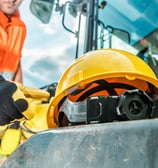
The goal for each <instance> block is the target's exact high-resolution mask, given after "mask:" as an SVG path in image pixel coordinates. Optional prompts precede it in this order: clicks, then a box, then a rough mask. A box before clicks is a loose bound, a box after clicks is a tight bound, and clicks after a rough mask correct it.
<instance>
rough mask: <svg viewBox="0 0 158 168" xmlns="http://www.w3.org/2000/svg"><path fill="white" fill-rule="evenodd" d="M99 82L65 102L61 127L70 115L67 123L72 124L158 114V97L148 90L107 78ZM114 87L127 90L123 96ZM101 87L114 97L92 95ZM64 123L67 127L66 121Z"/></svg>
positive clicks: (146, 116) (154, 116) (146, 117)
mask: <svg viewBox="0 0 158 168" xmlns="http://www.w3.org/2000/svg"><path fill="white" fill-rule="evenodd" d="M95 82H96V83H98V84H99V85H98V86H96V87H94V88H91V89H90V90H88V91H86V93H83V94H82V95H81V96H80V97H79V98H78V101H77V102H72V101H70V100H69V98H68V97H67V98H66V99H65V100H64V101H63V103H62V105H61V106H60V107H59V125H60V126H63V124H62V119H63V116H64V115H66V118H67V121H66V122H68V123H67V125H70V124H71V123H83V122H84V123H86V124H91V123H106V122H113V121H126V120H140V119H149V118H156V117H158V100H157V99H152V98H151V97H150V96H149V95H148V94H147V93H146V92H145V91H142V90H139V89H136V88H135V87H133V86H131V85H128V84H122V83H108V82H107V81H105V80H98V81H95ZM105 88H106V89H105ZM114 88H122V89H127V90H126V91H124V92H123V93H122V94H121V95H117V93H116V91H115V90H114ZM101 90H107V92H108V93H109V95H110V96H108V97H105V96H95V97H90V95H92V94H93V93H96V92H98V91H101ZM81 92H82V91H81ZM77 94H79V92H78V93H77ZM87 97H88V98H87ZM61 114H62V117H61ZM63 114H64V115H63ZM64 122H65V121H64ZM72 125H73V124H72ZM64 126H66V124H65V123H64Z"/></svg>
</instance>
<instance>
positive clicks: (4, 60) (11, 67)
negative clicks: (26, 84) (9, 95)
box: [0, 0, 26, 83]
mask: <svg viewBox="0 0 158 168" xmlns="http://www.w3.org/2000/svg"><path fill="white" fill-rule="evenodd" d="M21 2H22V0H0V74H1V75H2V76H4V77H5V78H6V79H9V80H13V81H16V82H21V83H22V81H23V79H22V68H21V62H20V58H21V52H22V47H23V44H24V40H25V36H26V26H25V24H24V22H23V21H22V20H21V19H20V16H19V11H18V7H19V5H20V4H21Z"/></svg>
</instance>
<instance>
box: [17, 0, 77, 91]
mask: <svg viewBox="0 0 158 168" xmlns="http://www.w3.org/2000/svg"><path fill="white" fill-rule="evenodd" d="M29 5H30V0H27V1H23V2H22V4H21V6H20V13H21V17H22V19H23V20H24V22H25V24H26V25H27V37H26V41H25V45H24V48H23V57H22V66H23V75H24V85H26V86H31V87H36V88H40V87H43V86H45V85H48V84H50V83H53V82H58V80H59V78H60V76H61V74H62V73H63V72H64V70H65V69H66V67H67V66H68V65H70V64H71V63H72V62H73V61H74V57H75V56H74V49H73V48H74V43H75V38H74V37H73V35H72V34H71V33H69V32H67V31H66V30H64V29H63V27H62V25H61V16H60V15H59V14H58V13H56V14H53V16H52V18H51V21H50V23H49V24H42V23H41V22H40V21H39V20H38V19H37V18H36V17H35V16H34V15H33V14H31V12H30V10H29Z"/></svg>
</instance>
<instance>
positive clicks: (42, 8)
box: [30, 0, 54, 24]
mask: <svg viewBox="0 0 158 168" xmlns="http://www.w3.org/2000/svg"><path fill="white" fill-rule="evenodd" d="M53 6H54V0H32V1H31V4H30V10H31V12H32V13H33V14H34V15H35V16H36V17H37V18H38V19H39V20H40V21H42V22H43V23H45V24H47V23H49V20H50V18H51V14H52V10H53Z"/></svg>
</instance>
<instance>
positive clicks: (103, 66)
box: [47, 49, 158, 127]
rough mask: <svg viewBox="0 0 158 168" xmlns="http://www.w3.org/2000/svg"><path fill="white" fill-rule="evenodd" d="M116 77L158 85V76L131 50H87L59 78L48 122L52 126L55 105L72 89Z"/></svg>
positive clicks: (157, 86)
mask: <svg viewBox="0 0 158 168" xmlns="http://www.w3.org/2000/svg"><path fill="white" fill-rule="evenodd" d="M116 77H124V78H126V79H128V80H135V79H140V80H143V81H147V82H149V83H151V84H152V85H153V86H155V87H156V88H158V80H157V78H156V75H155V74H154V72H153V71H152V69H151V68H150V67H149V65H148V64H146V63H145V62H144V61H143V60H141V59H140V58H139V57H137V56H135V55H133V54H132V53H129V52H127V51H123V50H118V49H100V50H95V51H90V52H88V53H86V54H84V55H83V56H81V57H79V58H78V59H76V60H75V61H74V63H72V64H71V65H70V66H69V67H68V68H67V69H66V71H65V72H64V73H63V75H62V77H61V78H60V80H59V83H58V86H57V89H56V94H55V97H54V99H53V101H52V102H51V104H50V110H49V111H48V116H47V119H48V125H49V126H50V127H51V117H53V115H54V109H55V108H56V106H57V105H58V103H59V102H60V101H61V100H62V99H63V98H64V97H65V96H67V95H68V94H69V92H70V91H71V90H74V89H75V88H77V87H78V86H84V85H85V84H88V83H90V82H93V81H96V80H99V79H106V78H116ZM55 116H57V114H55Z"/></svg>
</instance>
